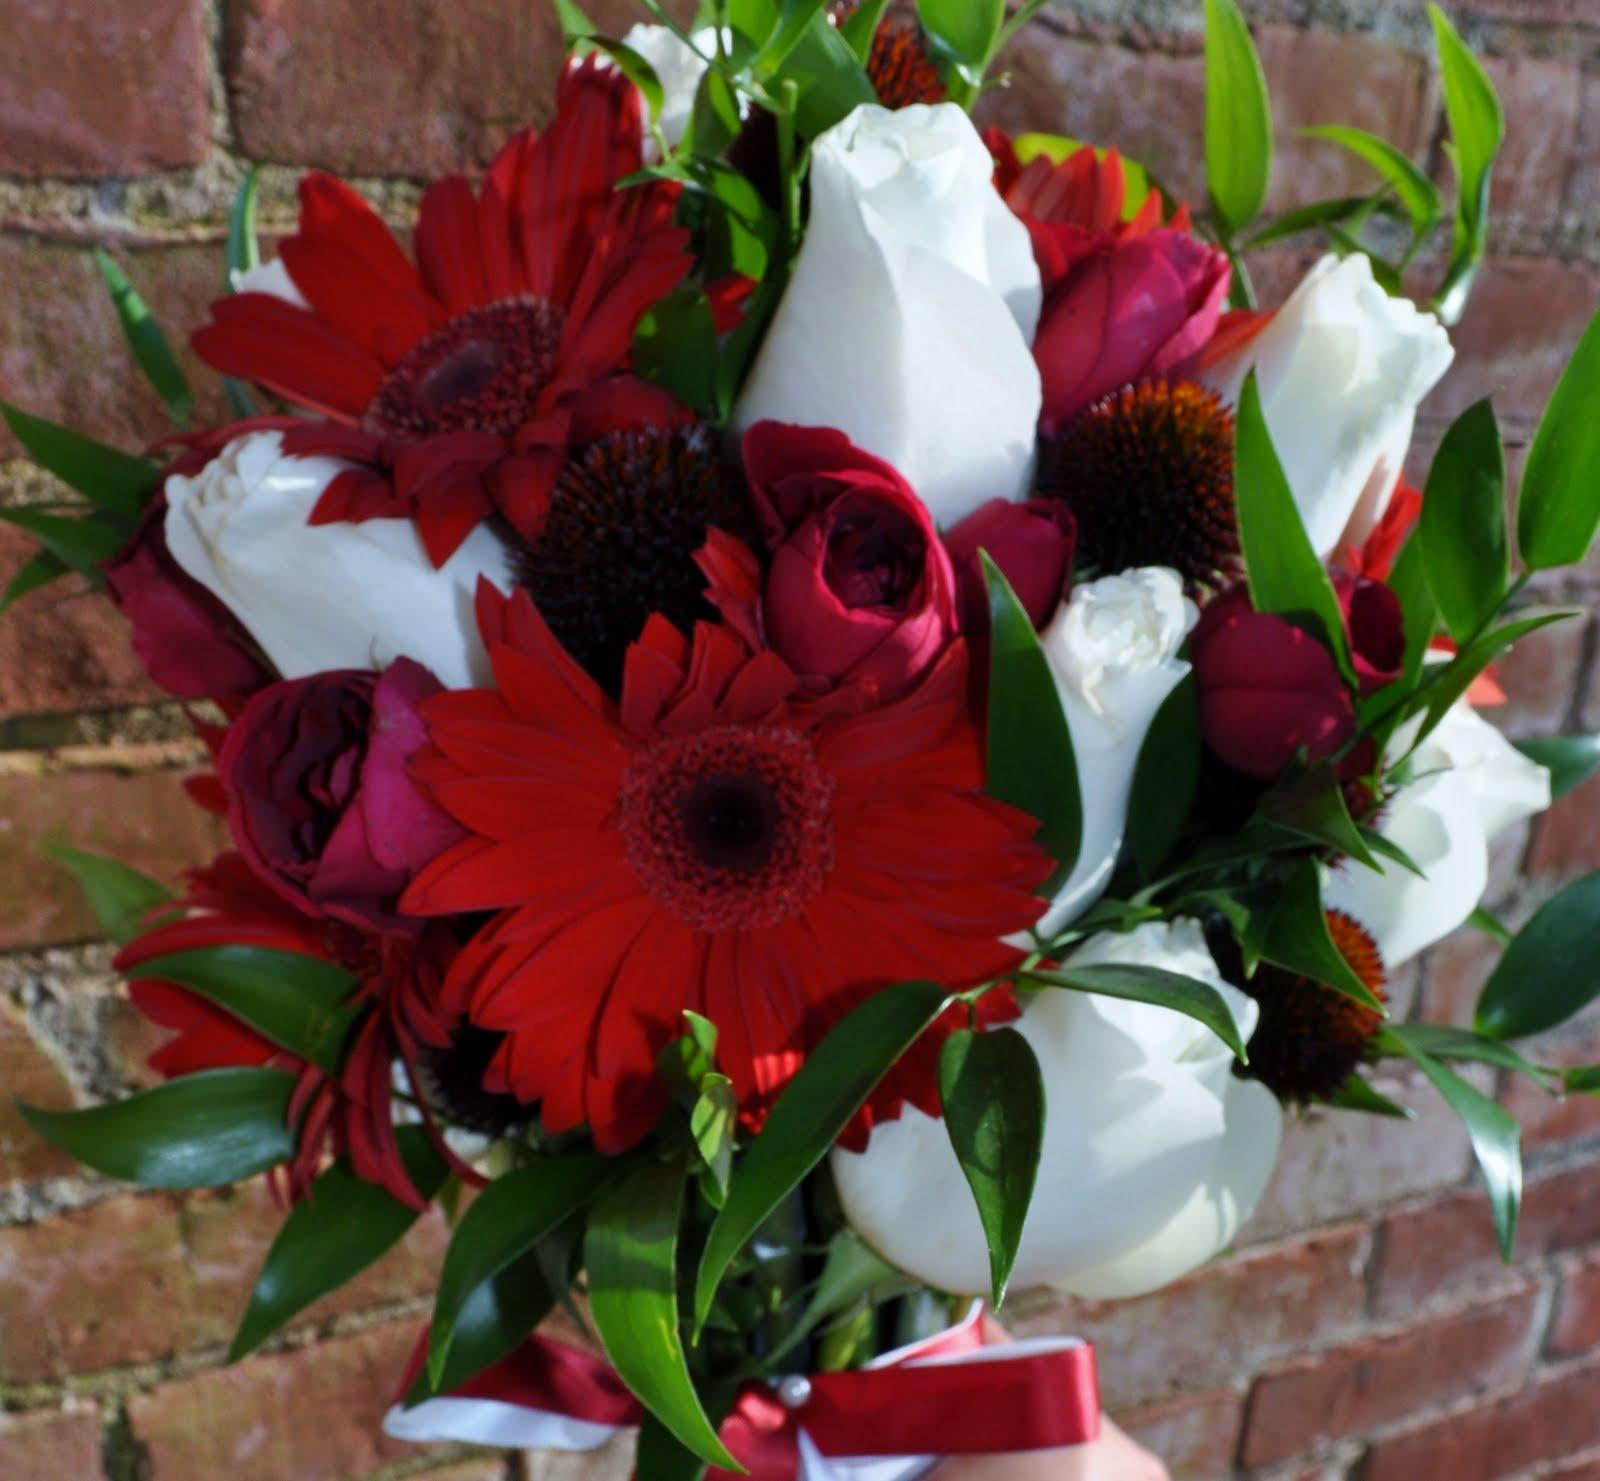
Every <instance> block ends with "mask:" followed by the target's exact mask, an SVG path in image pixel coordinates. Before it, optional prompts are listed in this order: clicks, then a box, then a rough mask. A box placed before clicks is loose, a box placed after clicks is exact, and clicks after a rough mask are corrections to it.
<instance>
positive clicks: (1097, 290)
mask: <svg viewBox="0 0 1600 1481" xmlns="http://www.w3.org/2000/svg"><path fill="white" fill-rule="evenodd" d="M1034 245H1035V248H1036V250H1037V252H1038V255H1039V261H1040V267H1041V270H1042V271H1043V273H1044V280H1045V300H1044V312H1043V315H1042V316H1041V318H1040V321H1039V332H1038V334H1037V336H1036V337H1035V339H1034V342H1033V354H1034V359H1036V360H1037V361H1038V362H1039V373H1040V375H1041V376H1042V377H1043V379H1044V409H1043V412H1042V414H1041V417H1040V421H1041V425H1043V426H1044V427H1045V428H1046V429H1047V430H1049V429H1050V428H1052V427H1055V426H1059V425H1060V424H1061V423H1062V422H1064V421H1066V420H1067V419H1068V418H1069V417H1072V416H1074V415H1076V414H1077V413H1078V412H1080V411H1082V410H1083V409H1084V408H1085V407H1086V406H1091V405H1093V403H1094V402H1096V401H1098V400H1099V399H1100V398H1101V397H1102V396H1109V395H1110V394H1111V392H1113V391H1116V390H1120V389H1121V388H1122V387H1123V386H1126V385H1130V384H1132V383H1133V382H1134V381H1139V380H1147V379H1149V378H1150V377H1152V376H1159V375H1164V374H1166V373H1167V372H1168V371H1170V370H1172V369H1173V368H1174V367H1175V366H1177V365H1179V364H1180V363H1181V362H1183V361H1185V360H1187V359H1189V358H1190V357H1191V356H1193V355H1194V354H1195V353H1196V352H1197V351H1199V350H1200V349H1201V348H1202V347H1203V346H1204V345H1205V344H1206V342H1207V341H1208V340H1209V339H1210V338H1211V336H1212V333H1213V332H1214V331H1215V329H1216V327H1217V321H1218V319H1219V318H1220V317H1221V314H1222V308H1223V304H1224V302H1225V301H1226V299H1227V296H1228V284H1229V282H1230V280H1231V274H1232V269H1231V267H1230V266H1229V264H1228V259H1227V258H1226V257H1224V256H1223V255H1222V254H1221V253H1220V252H1217V251H1215V250H1214V249H1213V248H1211V247H1208V246H1206V245H1205V244H1204V243H1203V242H1199V241H1197V240H1196V239H1195V238H1194V237H1192V236H1189V235H1188V234H1187V233H1185V232H1181V231H1172V230H1170V229H1162V230H1159V231H1152V232H1149V233H1147V234H1146V235H1144V236H1137V237H1130V238H1125V239H1123V240H1120V241H1119V240H1117V239H1116V238H1115V237H1113V236H1109V235H1095V234H1093V233H1090V232H1086V231H1084V230H1083V229H1082V228H1081V227H1077V226H1071V225H1053V226H1052V225H1046V226H1041V227H1038V228H1036V229H1035V231H1034Z"/></svg>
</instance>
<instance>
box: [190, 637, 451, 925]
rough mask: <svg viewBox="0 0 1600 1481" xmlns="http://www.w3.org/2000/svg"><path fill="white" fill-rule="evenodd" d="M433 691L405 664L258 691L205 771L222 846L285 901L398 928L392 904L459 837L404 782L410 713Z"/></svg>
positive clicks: (413, 745) (417, 741) (416, 735)
mask: <svg viewBox="0 0 1600 1481" xmlns="http://www.w3.org/2000/svg"><path fill="white" fill-rule="evenodd" d="M442 687H443V686H442V685H440V683H439V681H438V680H437V679H435V678H434V677H433V675H432V674H430V673H429V672H428V670H427V669H425V668H423V667H422V666H421V664H418V663H413V662H412V661H411V660H410V659H408V658H400V659H397V660H396V661H395V662H394V663H393V664H392V665H390V667H389V668H388V669H386V670H385V671H384V672H383V673H381V674H374V673H368V672H365V671H362V670H354V669H345V670H337V671H334V672H331V673H324V674H312V675H311V676H309V677H307V678H304V679H290V680H286V681H284V682H282V683H278V684H273V685H270V686H269V687H268V688H266V689H263V690H262V691H261V692H260V693H259V694H258V695H256V696H255V698H253V699H252V700H251V701H250V703H249V704H248V705H246V706H245V708H244V709H243V711H241V712H240V714H239V717H238V719H236V720H235V721H234V722H233V725H232V726H231V727H230V728H229V730H228V735H227V739H226V740H225V741H224V742H223V744H222V751H221V754H220V755H219V756H218V758H217V773H218V776H219V778H220V779H221V782H222V786H223V788H224V790H225V791H226V793H227V796H228V826H229V828H230V829H231V831H232V833H233V839H234V844H235V846H236V847H237V848H238V850H239V852H240V853H241V854H242V855H243V856H244V858H245V860H246V862H248V863H249V865H250V866H251V868H253V869H254V870H255V871H256V873H257V874H259V875H260V876H261V878H262V879H263V880H265V881H266V883H268V884H269V885H271V886H272V887H273V888H274V889H275V890H277V892H278V893H279V894H280V895H282V896H283V897H284V898H285V899H287V900H288V901H290V902H291V903H292V904H294V905H297V906H299V907H300V908H301V909H304V910H308V911H311V912H313V913H316V914H325V915H329V916H332V917H334V918H335V919H340V920H344V921H346V922H348V923H349V924H352V925H358V926H364V927H367V928H374V927H375V928H378V929H381V930H401V931H405V930H409V929H410V926H409V923H407V922H405V921H403V920H402V919H401V918H400V917H399V916H397V915H396V913H395V902H396V900H397V899H398V898H399V896H400V893H401V892H402V891H403V890H404V889H405V887H406V886H407V885H408V884H409V883H410V882H411V879H412V877H413V876H414V875H415V874H416V873H417V871H418V870H420V869H421V868H422V867H423V866H424V865H425V864H428V863H429V862H431V861H432V860H433V859H434V857H435V856H437V855H438V854H439V853H441V852H442V851H443V850H444V849H445V848H447V847H449V846H450V845H451V844H453V843H456V842H458V841H459V840H460V839H461V837H462V834H461V830H460V829H459V828H458V827H457V826H456V825H455V824H454V823H453V822H452V821H451V820H450V819H449V818H448V817H447V816H446V815H445V814H444V813H443V812H441V811H440V809H439V808H438V807H437V806H436V805H435V803H434V802H433V800H432V798H431V797H430V796H429V795H428V794H427V793H426V792H424V791H423V790H421V789H420V788H419V787H418V786H417V785H416V784H415V783H414V782H413V781H412V779H411V775H410V773H409V771H408V770H407V761H408V760H409V758H410V756H411V753H412V752H413V751H415V750H417V749H418V747H420V746H421V745H422V744H423V743H424V742H425V741H426V739H427V732H426V730H425V728H424V726H423V723H422V720H421V719H420V717H419V716H418V714H417V707H418V705H420V704H421V703H422V701H423V700H425V699H427V698H429V697H430V696H432V695H435V694H438V693H439V692H440V691H441V689H442Z"/></svg>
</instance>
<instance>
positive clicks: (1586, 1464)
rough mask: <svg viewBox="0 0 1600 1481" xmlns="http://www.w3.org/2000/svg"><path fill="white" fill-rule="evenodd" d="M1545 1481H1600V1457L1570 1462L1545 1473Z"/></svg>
mask: <svg viewBox="0 0 1600 1481" xmlns="http://www.w3.org/2000/svg"><path fill="white" fill-rule="evenodd" d="M1544 1481H1600V1455H1589V1456H1585V1457H1583V1458H1581V1459H1577V1460H1572V1461H1568V1462H1567V1463H1566V1464H1565V1465H1559V1466H1557V1467H1556V1468H1555V1470H1553V1471H1546V1472H1545V1473H1544Z"/></svg>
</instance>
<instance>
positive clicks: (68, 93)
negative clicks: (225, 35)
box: [0, 0, 211, 178]
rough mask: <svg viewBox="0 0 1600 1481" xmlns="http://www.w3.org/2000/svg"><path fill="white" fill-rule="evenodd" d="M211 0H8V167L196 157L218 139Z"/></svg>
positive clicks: (92, 171)
mask: <svg viewBox="0 0 1600 1481" xmlns="http://www.w3.org/2000/svg"><path fill="white" fill-rule="evenodd" d="M206 49H207V44H206V22H205V6H204V4H203V3H202V0H126V3H123V0H119V3H118V4H116V5H107V4H105V3H104V0H6V4H5V6H4V7H3V8H0V174H6V175H22V176H26V177H31V178H38V177H41V176H45V175H54V176H72V177H80V178H106V177H110V176H118V175H142V174H145V173H147V172H149V171H151V170H161V169H171V168H173V167H175V166H178V165H192V164H198V163H199V161H200V160H202V159H204V158H205V155H206V152H207V150H208V149H209V147H210V138H211V86H210V80H209V77H208V75H207V66H206Z"/></svg>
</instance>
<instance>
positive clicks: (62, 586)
mask: <svg viewBox="0 0 1600 1481" xmlns="http://www.w3.org/2000/svg"><path fill="white" fill-rule="evenodd" d="M38 548H39V547H38V546H37V545H36V544H35V543H34V541H33V540H32V539H31V538H30V537H29V536H27V535H26V534H24V533H23V532H22V531H21V530H19V529H17V528H16V527H15V526H13V525H6V524H0V589H3V587H4V585H5V583H6V582H8V581H9V580H10V579H11V577H12V576H13V575H14V574H15V573H16V572H17V571H18V570H20V569H21V567H22V563H23V562H24V561H25V560H27V559H28V558H29V557H30V556H31V555H32V554H33V553H34V551H36V550H37V549H38ZM3 620H4V622H5V631H6V642H5V648H4V650H3V651H0V720H3V719H9V718H11V717H13V716H16V715H39V714H50V713H61V712H64V711H67V710H75V709H111V708H114V707H118V706H122V705H130V704H140V703H145V702H148V701H150V700H152V699H155V698H157V697H158V694H159V691H158V690H157V689H156V686H155V685H154V684H152V683H151V682H150V679H149V678H148V677H147V676H146V674H145V671H144V665H143V664H141V663H140V662H139V659H138V657H137V655H136V654H135V653H134V651H133V648H132V646H131V645H130V643H129V641H128V628H127V624H126V623H124V622H123V620H122V618H121V617H120V616H119V615H118V613H117V610H116V608H115V607H113V606H112V605H111V603H110V602H109V601H108V600H107V599H106V598H105V597H103V596H99V595H96V594H94V593H91V592H88V591H86V590H84V588H83V583H81V582H80V581H78V580H77V579H76V578H74V577H66V578H64V579H63V580H62V581H60V582H57V583H56V584H54V585H52V586H48V587H46V588H44V590H42V591H36V592H34V593H33V595H32V596H29V597H25V598H24V599H23V600H22V601H21V602H19V603H17V605H16V606H15V607H12V608H10V609H9V610H8V611H7V612H6V613H5V614H4V618H3Z"/></svg>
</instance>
